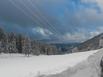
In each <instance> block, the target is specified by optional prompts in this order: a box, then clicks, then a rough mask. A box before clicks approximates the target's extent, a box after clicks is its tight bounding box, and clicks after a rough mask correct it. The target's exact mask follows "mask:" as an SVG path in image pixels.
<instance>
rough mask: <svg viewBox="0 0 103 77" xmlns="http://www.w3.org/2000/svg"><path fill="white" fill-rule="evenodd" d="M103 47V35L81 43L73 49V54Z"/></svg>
mask: <svg viewBox="0 0 103 77" xmlns="http://www.w3.org/2000/svg"><path fill="white" fill-rule="evenodd" d="M102 47H103V33H101V34H99V35H97V36H95V37H93V38H91V39H89V40H87V41H85V42H83V43H80V44H79V45H78V46H76V47H74V48H73V49H72V52H83V51H88V50H96V49H99V48H102Z"/></svg>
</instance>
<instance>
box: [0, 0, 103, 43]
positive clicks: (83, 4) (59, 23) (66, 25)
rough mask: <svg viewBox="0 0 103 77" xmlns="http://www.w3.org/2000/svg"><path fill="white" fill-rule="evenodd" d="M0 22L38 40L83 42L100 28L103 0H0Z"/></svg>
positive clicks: (4, 26) (9, 29)
mask: <svg viewBox="0 0 103 77" xmlns="http://www.w3.org/2000/svg"><path fill="white" fill-rule="evenodd" d="M0 26H1V27H2V28H4V29H5V30H7V31H12V32H17V33H23V34H25V35H29V36H30V37H32V38H34V39H39V40H42V39H46V40H53V41H56V42H82V41H85V40H87V39H89V38H92V37H93V36H95V35H98V34H100V33H102V32H103V0H0Z"/></svg>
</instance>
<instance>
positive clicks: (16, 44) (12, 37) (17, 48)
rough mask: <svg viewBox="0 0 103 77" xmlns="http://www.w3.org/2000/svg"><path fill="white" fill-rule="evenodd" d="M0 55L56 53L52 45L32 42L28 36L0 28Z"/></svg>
mask: <svg viewBox="0 0 103 77" xmlns="http://www.w3.org/2000/svg"><path fill="white" fill-rule="evenodd" d="M0 53H21V54H25V55H29V54H34V55H40V54H43V55H55V54H57V53H58V50H57V48H56V47H55V46H54V45H50V44H44V43H41V42H38V41H37V40H32V39H31V38H29V36H25V35H22V34H16V33H13V32H9V33H8V32H5V31H4V30H3V29H2V28H0Z"/></svg>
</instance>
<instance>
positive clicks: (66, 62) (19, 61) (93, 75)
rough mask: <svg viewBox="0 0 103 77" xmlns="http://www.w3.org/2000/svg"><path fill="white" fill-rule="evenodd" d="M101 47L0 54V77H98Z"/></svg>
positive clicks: (102, 53) (101, 53)
mask: <svg viewBox="0 0 103 77" xmlns="http://www.w3.org/2000/svg"><path fill="white" fill-rule="evenodd" d="M102 50H103V49H100V50H95V51H87V52H78V53H73V54H67V55H54V56H43V55H42V56H31V57H25V56H23V55H20V54H19V55H17V54H11V55H10V54H1V55H0V77H100V74H101V69H100V60H101V57H102V55H103V52H102Z"/></svg>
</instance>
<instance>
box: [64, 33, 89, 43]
mask: <svg viewBox="0 0 103 77" xmlns="http://www.w3.org/2000/svg"><path fill="white" fill-rule="evenodd" d="M63 39H64V40H66V41H72V42H82V41H85V40H86V39H87V37H86V34H85V33H78V32H77V33H74V34H71V33H66V34H65V35H64V36H63Z"/></svg>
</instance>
